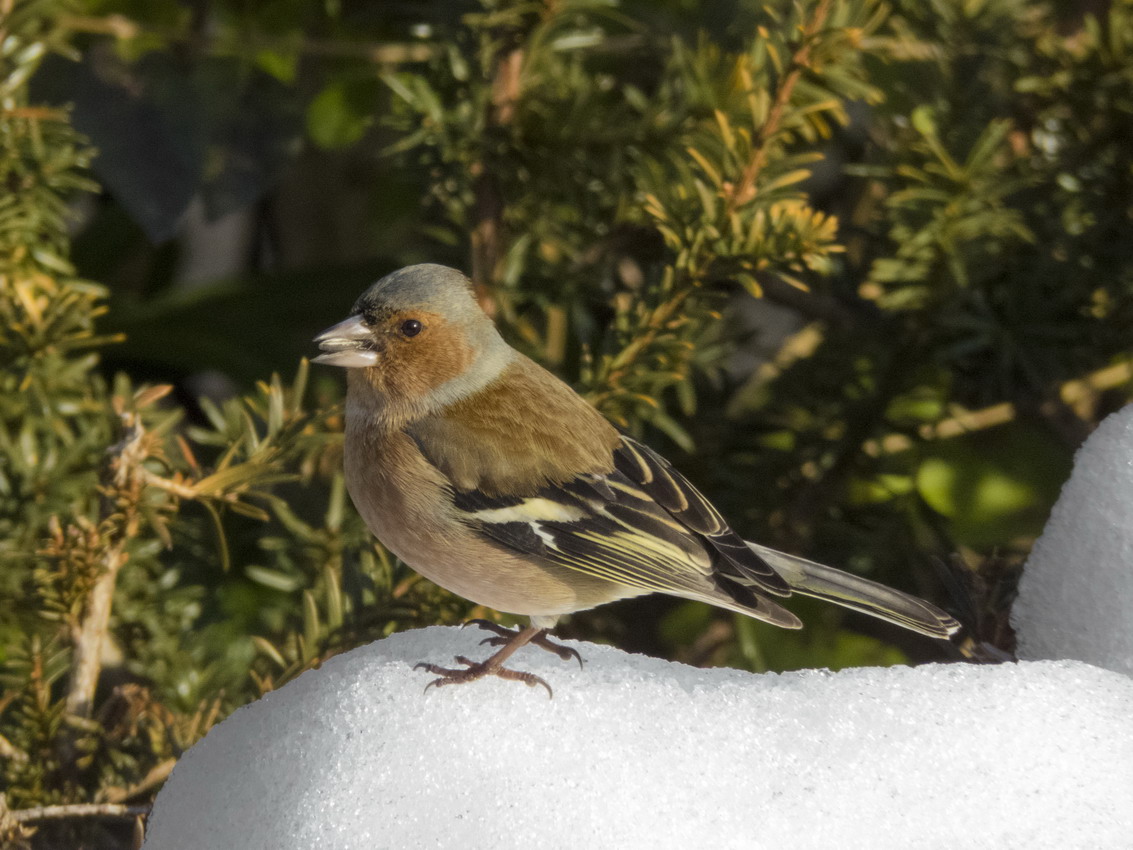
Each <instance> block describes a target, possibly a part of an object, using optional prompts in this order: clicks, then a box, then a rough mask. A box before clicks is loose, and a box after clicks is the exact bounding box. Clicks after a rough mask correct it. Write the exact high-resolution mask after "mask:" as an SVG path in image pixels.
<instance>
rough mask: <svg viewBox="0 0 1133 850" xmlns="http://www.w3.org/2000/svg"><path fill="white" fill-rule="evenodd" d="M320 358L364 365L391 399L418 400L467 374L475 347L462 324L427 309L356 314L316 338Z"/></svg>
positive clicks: (333, 362)
mask: <svg viewBox="0 0 1133 850" xmlns="http://www.w3.org/2000/svg"><path fill="white" fill-rule="evenodd" d="M316 341H317V342H318V343H319V347H320V348H321V349H322V350H323V352H324V353H323V354H321V355H319V356H318V357H316V358H315V359H314V362H316V363H326V364H329V365H332V366H345V367H347V368H364V369H366V377H367V379H368V380H369V381H370V383H371V384H372V385H373V386H374V388H375V389H377V390H378V391H379V392H381V393H382V394H383V395H385V396H387V397H388V398H390V399H391V400H393V399H396V400H399V401H409V402H412V401H417V400H420V399H422V398H424V397H426V396H428V395H429V394H430V393H431V392H432V391H433V390H435V389H437V388H438V387H440V386H442V385H443V384H445V383H447V382H448V381H451V380H452V379H454V378H457V377H459V376H460V375H462V374H464V373H465V372H466V371H467V370H468V367H469V366H470V365H471V363H472V360H473V357H474V352H473V350H472V346H471V345H470V344H469V342H468V340H467V339H466V338H465V334H464V332H463V330H462V329H461V328H460V327H459V326H457V325H454V324H452V323H451V322H449V321H448V320H447V319H445V318H444V317H443V316H441V315H440V314H438V313H434V312H431V311H428V310H414V309H408V310H394V311H382V312H381V313H378V314H375V313H371V314H370V315H356V316H351V317H350V318H349V319H347V320H346V321H345V322H341V323H339V324H338V325H335V326H334V327H333V328H330V329H328V330H327V331H325V332H324V333H323V334H321V335H320V336H319V337H317V338H316Z"/></svg>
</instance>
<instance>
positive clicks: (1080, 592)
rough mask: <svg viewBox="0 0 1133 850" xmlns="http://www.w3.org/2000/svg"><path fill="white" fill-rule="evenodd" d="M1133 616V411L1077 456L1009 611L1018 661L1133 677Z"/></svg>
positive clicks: (1115, 419) (1111, 422) (1104, 427)
mask: <svg viewBox="0 0 1133 850" xmlns="http://www.w3.org/2000/svg"><path fill="white" fill-rule="evenodd" d="M1131 611H1133V405H1131V406H1129V407H1126V408H1125V409H1123V410H1120V411H1118V412H1117V413H1115V414H1113V415H1112V416H1110V417H1108V418H1107V419H1106V420H1105V421H1104V422H1102V424H1101V425H1100V426H1099V427H1098V429H1097V431H1095V432H1094V433H1093V434H1091V435H1090V438H1089V439H1088V440H1086V442H1085V444H1083V446H1082V447H1081V448H1080V449H1079V450H1078V454H1077V455H1076V456H1075V458H1074V471H1073V473H1072V474H1071V475H1070V480H1069V481H1068V482H1067V483H1066V485H1065V486H1064V487H1063V488H1062V494H1061V495H1060V496H1059V497H1058V502H1057V503H1056V504H1055V506H1054V510H1053V511H1052V512H1051V515H1050V520H1049V521H1048V522H1047V525H1046V528H1045V529H1044V530H1043V534H1042V537H1040V538H1039V539H1038V541H1037V542H1036V543H1035V547H1034V549H1033V551H1032V552H1031V557H1030V558H1029V559H1028V561H1027V565H1026V567H1024V569H1023V578H1022V580H1021V581H1020V583H1019V598H1018V599H1017V600H1016V601H1015V605H1014V606H1013V608H1012V610H1011V625H1012V626H1013V627H1014V628H1015V633H1016V636H1017V638H1018V642H1019V657H1020V658H1028V659H1040V658H1046V659H1051V658H1053V659H1065V658H1073V659H1077V660H1079V661H1085V662H1087V663H1089V664H1096V665H1097V666H1099V667H1106V668H1108V669H1110V670H1116V671H1118V672H1119V673H1125V674H1126V675H1131V674H1133V613H1131ZM1131 840H1133V839H1131Z"/></svg>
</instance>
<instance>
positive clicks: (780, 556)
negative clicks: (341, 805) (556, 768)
mask: <svg viewBox="0 0 1133 850" xmlns="http://www.w3.org/2000/svg"><path fill="white" fill-rule="evenodd" d="M314 341H315V343H317V345H318V347H319V350H320V352H321V353H320V354H319V355H318V356H316V357H315V358H313V360H312V362H315V363H322V364H328V365H332V366H338V367H342V368H344V369H345V370H346V383H347V390H346V402H345V448H344V456H343V466H344V474H345V480H346V486H347V490H348V492H349V493H350V496H351V499H352V501H353V502H354V505H355V507H356V508H357V510H358V512H359V513H360V514H361V516H362V518H363V520H364V521H365V523H366V525H367V526H368V528H369V529H370V531H371V532H372V533H373V534H374V536H375V537H377V538H378V540H379V541H380V542H381V543H382V545H383V546H385V547H386V548H387V549H388V550H389V551H391V552H392V553H393V554H394V555H396V556H397V557H398V558H399V559H401V561H403V562H404V563H406V564H407V565H409V566H410V567H412V568H413V569H414V570H415V571H417V572H418V573H420V574H421V575H423V576H424V577H426V578H428V579H430V580H431V581H433V582H435V583H436V584H438V585H440V586H442V587H444V588H446V589H447V590H449V591H452V592H453V593H455V594H457V595H459V596H462V597H464V598H466V599H468V600H470V601H472V602H474V603H477V604H479V605H483V606H487V607H488V608H492V609H495V610H497V611H502V612H507V613H511V614H517V615H522V616H526V617H528V618H529V620H530V625H528V626H526V627H521V628H517V629H516V630H514V631H513V630H511V629H507V628H505V627H503V626H499V625H496V624H494V623H491V622H489V621H485V620H475V621H471V622H472V623H474V624H476V625H478V626H480V627H482V628H486V629H488V630H490V631H492V632H493V633H494V635H493V636H492V637H489V638H487V639H485V640H484V641H483V643H488V644H490V645H491V646H493V647H498V649H497V650H496V651H495V652H494V653H492V654H491V655H490V656H489V657H487V658H485V659H484V660H482V661H473V660H471V659H469V658H467V657H465V656H457V657H456V662H457V665H458V666H456V667H444V666H441V665H437V664H433V663H428V662H422V663H421V664H419V665H417V666H418V667H419V668H421V669H423V670H425V671H427V672H429V673H430V674H432V675H435V676H436V677H437V678H436V679H434V680H432V681H430V682H429V684H428V685H426V690H428V688H429V687H431V686H438V687H440V686H443V685H453V684H462V683H467V682H471V681H474V680H477V679H481V678H483V677H485V676H496V677H500V678H503V679H510V680H515V681H520V682H523V683H525V684H527V685H542V686H544V687H545V688H546V689H547V691H548V693H550V692H551V687H550V685H549V684H548V683H547V682H546V681H545V680H543V679H542V678H540V677H538V676H535V675H533V674H531V673H527V672H524V671H520V670H514V669H512V668H509V667H507V666H505V662H506V661H507V660H508V659H509V658H510V657H511V655H512V654H513V653H514V652H515V651H516V650H518V649H519V648H521V647H522V646H524V645H526V644H533V645H536V646H539V647H542V648H544V649H547V650H550V651H552V652H555V653H556V654H558V655H559V656H560V657H562V658H563V659H570V658H577V659H578V660H579V662H580V663H581V657H580V656H579V655H578V653H577V652H576V651H575V650H572V649H568V648H566V647H565V646H562V645H561V644H557V643H555V642H554V641H552V640H550V638H549V637H548V633H549V631H550V630H551V629H552V628H553V627H554V626H555V624H556V622H557V621H558V620H559V618H560V617H562V616H563V615H566V614H570V613H573V612H576V611H582V610H587V609H590V608H593V607H595V606H598V605H602V604H604V603H608V602H613V601H615V600H619V599H626V598H629V597H636V596H642V595H645V594H651V593H662V594H669V595H672V596H677V597H681V598H684V599H690V600H697V601H701V602H707V603H709V604H711V605H714V606H717V607H719V608H723V609H727V610H729V611H735V612H739V613H741V614H745V615H747V616H749V617H753V618H755V619H757V620H762V621H764V622H767V623H772V624H774V625H776V626H781V627H783V628H786V629H797V628H800V627H801V626H802V622H801V621H800V620H799V618H798V617H797V616H796V615H795V614H793V613H792V612H791V611H789V610H788V609H787V608H785V607H783V606H782V605H781V604H780V602H779V600H781V599H783V598H786V597H789V596H791V595H793V594H798V595H802V596H810V597H816V598H818V599H823V600H827V601H829V602H833V603H836V604H838V605H841V606H843V607H846V608H849V609H853V610H855V611H860V612H863V613H865V614H869V615H872V616H874V617H877V618H880V619H882V620H886V621H888V622H890V623H895V624H897V625H898V626H902V627H904V628H906V629H909V630H911V631H913V632H917V633H920V634H922V635H926V636H929V637H932V638H937V639H940V640H948V639H950V638H951V636H952V635H954V634H955V633H956V632H957V631H958V630H959V628H960V624H959V623H958V622H957V621H956V620H955V619H954V618H953V617H951V616H950V615H949V614H947V613H946V612H944V611H943V610H941V609H939V608H937V607H936V606H935V605H932V604H930V603H928V602H925V601H923V600H921V599H919V598H917V597H915V596H912V595H910V594H907V593H904V592H902V591H899V590H895V589H892V588H889V587H886V586H884V585H882V584H879V583H877V582H873V581H870V580H868V579H865V578H862V577H860V576H857V575H854V574H852V573H849V572H845V571H842V570H839V569H836V568H834V567H828V566H824V565H823V564H820V563H817V562H815V561H810V560H807V559H805V558H802V557H799V556H796V555H791V554H788V553H785V552H780V551H777V550H775V549H772V548H769V547H767V546H763V545H760V544H758V543H753V542H749V541H746V540H744V539H743V538H742V537H741V536H740V535H739V534H737V533H736V532H735V531H734V530H733V529H732V527H731V526H730V525H729V524H728V522H727V520H725V518H724V517H723V516H722V515H721V513H720V512H719V511H718V510H717V509H716V508H715V507H714V506H713V504H712V503H711V502H710V501H709V500H708V499H707V498H706V497H705V496H704V495H702V494H701V493H700V491H699V490H697V489H696V487H694V486H693V485H692V484H691V483H690V482H689V481H688V479H687V478H685V477H684V476H683V475H682V474H681V473H680V472H678V471H677V470H676V469H675V468H674V467H673V466H672V464H670V463H669V462H668V461H667V460H666V459H665V458H664V457H662V456H661V455H660V454H658V453H657V452H655V451H653V450H652V449H650V448H649V447H648V446H646V445H645V444H644V443H642V442H639V441H638V440H636V439H634V438H633V437H631V436H629V435H627V434H625V433H623V432H622V431H621V430H619V429H618V428H616V427H614V425H613V424H611V423H610V422H609V421H608V420H607V419H606V418H605V417H604V416H603V415H602V414H601V413H600V412H599V411H598V410H597V409H596V408H595V407H593V406H592V405H591V404H590V403H589V402H587V401H586V400H585V399H584V398H583V397H582V396H581V395H579V394H578V393H577V392H575V390H574V389H572V388H571V387H570V386H569V385H568V384H566V383H565V382H564V381H562V380H560V379H559V378H558V377H556V376H555V375H554V374H552V373H551V372H549V371H548V370H546V369H545V368H543V367H542V366H540V365H539V364H537V363H536V362H534V361H533V360H531V359H530V358H529V357H527V356H525V355H524V354H523V353H521V352H520V351H518V350H516V349H515V348H513V347H512V346H511V345H509V344H508V343H507V342H506V341H505V340H504V338H503V336H502V335H501V334H500V332H499V330H498V329H497V328H496V325H495V324H494V322H493V321H492V320H491V319H490V318H489V317H488V315H487V314H486V313H485V312H484V310H483V309H482V308H481V306H480V304H479V302H478V300H477V298H476V296H475V292H474V289H473V287H472V284H471V282H470V281H469V279H468V278H467V277H466V276H465V275H464V274H463V273H461V272H460V271H458V270H456V269H452V268H448V267H446V266H442V265H436V264H432V263H425V264H419V265H411V266H407V267H405V268H402V269H400V270H398V271H394V272H392V273H390V274H388V275H386V276H385V277H383V278H381V279H380V280H378V281H377V282H376V283H374V284H373V285H371V286H370V287H369V288H368V289H366V291H365V292H363V293H362V295H361V296H360V297H359V298H358V300H357V301H356V302H355V304H354V306H353V308H352V309H351V311H350V314H349V316H348V317H347V318H346V319H345V320H343V321H341V322H339V323H338V324H336V325H334V326H333V327H330V328H328V329H327V330H325V331H323V332H322V333H321V334H319V335H318V336H317V337H315V340H314Z"/></svg>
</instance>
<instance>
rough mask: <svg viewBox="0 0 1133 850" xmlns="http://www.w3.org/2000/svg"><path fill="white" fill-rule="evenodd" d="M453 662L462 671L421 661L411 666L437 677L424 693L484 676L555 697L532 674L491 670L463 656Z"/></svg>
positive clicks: (542, 680) (504, 669) (546, 685)
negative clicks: (493, 677)
mask: <svg viewBox="0 0 1133 850" xmlns="http://www.w3.org/2000/svg"><path fill="white" fill-rule="evenodd" d="M454 660H455V661H456V663H457V664H462V665H464V669H463V670H454V669H452V668H450V667H441V666H440V665H439V664H427V663H425V662H423V661H422V662H420V663H418V664H414V665H413V669H414V670H424V671H425V672H427V673H432V674H434V675H435V676H437V677H438V678H436V679H433V681H431V682H429V684H427V685H425V693H428V691H429V688H433V687H437V688H440V687H444V686H445V685H462V684H464V683H466V682H474V681H475V680H476V679H481V678H483V677H484V676H497V677H499V678H501V679H506V680H508V681H509V682H522V683H523V684H525V685H527V686H528V687H529V688H533V687H535V685H542V686H543V687H544V688H546V689H547V697H548V699H550V698H553V697H554V695H555V692H554V691H553V690H551V686H550V685H548V684H547V682H546V681H545V680H544V679H541V678H540V677H539V676H536V675H535V674H534V673H525V672H523V671H521V670H510V669H508V668H507V667H496V668H492V667H491V666H490V665H489V663H488V662H487V661H480V662H476V661H473V660H472V659H471V658H465V657H464V656H463V655H458V656H456V658H455V659H454ZM490 660H491V659H489V661H490Z"/></svg>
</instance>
